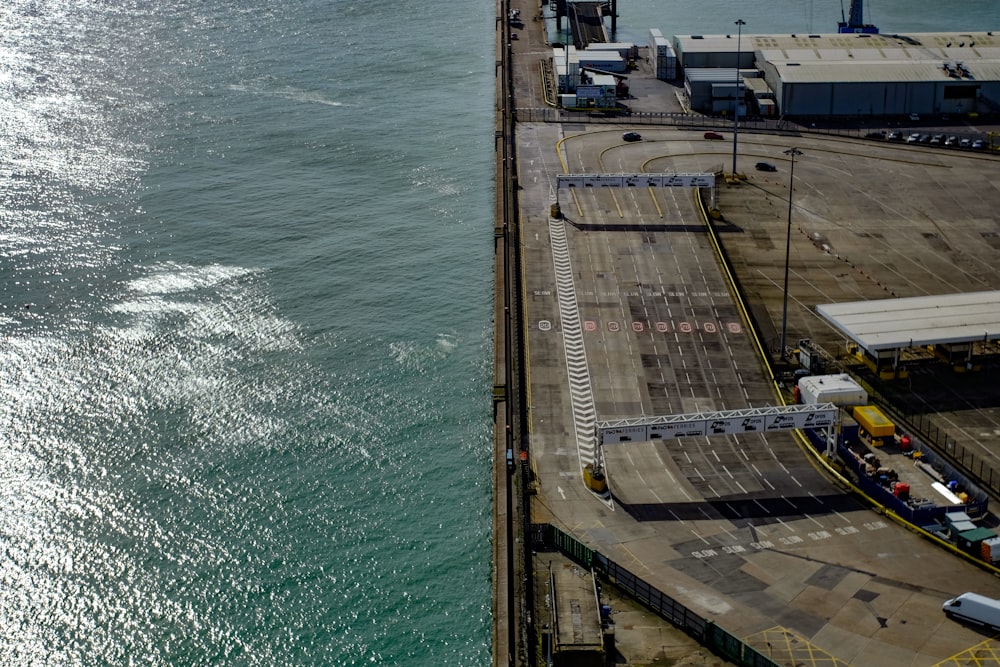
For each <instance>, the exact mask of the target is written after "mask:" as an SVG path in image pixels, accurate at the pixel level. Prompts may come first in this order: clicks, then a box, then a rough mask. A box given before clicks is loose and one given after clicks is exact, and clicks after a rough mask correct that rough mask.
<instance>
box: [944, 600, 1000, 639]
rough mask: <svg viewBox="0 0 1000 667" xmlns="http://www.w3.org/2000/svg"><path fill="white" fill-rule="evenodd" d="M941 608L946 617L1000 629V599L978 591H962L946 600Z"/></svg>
mask: <svg viewBox="0 0 1000 667" xmlns="http://www.w3.org/2000/svg"><path fill="white" fill-rule="evenodd" d="M941 609H942V610H943V611H944V613H945V615H947V616H948V618H957V619H961V620H963V621H968V622H969V623H975V624H976V625H982V626H985V627H988V628H992V629H994V630H1000V600H994V599H993V598H988V597H986V596H985V595H979V594H978V593H962V594H961V595H959V596H958V597H956V598H952V599H950V600H948V601H946V602H945V603H944V605H942V606H941Z"/></svg>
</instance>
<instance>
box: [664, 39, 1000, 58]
mask: <svg viewBox="0 0 1000 667" xmlns="http://www.w3.org/2000/svg"><path fill="white" fill-rule="evenodd" d="M674 39H675V40H676V41H677V42H679V43H680V44H682V45H683V47H684V51H685V52H686V53H705V52H707V53H713V52H725V51H731V52H735V51H736V45H737V41H739V44H740V48H741V49H742V50H744V51H749V50H750V49H753V50H758V51H759V50H765V49H781V50H788V51H792V50H813V49H817V50H833V51H844V50H850V51H854V52H860V51H875V52H877V53H884V54H887V55H886V56H885V57H887V58H888V59H890V60H893V59H904V58H906V59H909V58H928V57H929V58H951V59H956V58H957V59H958V60H963V59H965V60H970V61H971V60H977V59H979V58H984V57H992V55H990V54H989V53H988V52H989V51H992V50H994V49H998V48H1000V34H993V35H991V34H989V33H987V32H924V33H913V34H909V35H893V34H887V33H882V34H880V35H854V34H844V35H841V34H837V33H827V34H823V35H809V34H806V33H796V34H794V35H787V34H781V35H773V34H772V35H753V34H746V33H744V34H743V35H742V36H741V37H740V39H739V40H737V35H736V33H732V34H730V35H675V36H674ZM890 52H892V53H893V55H888V54H889V53H890Z"/></svg>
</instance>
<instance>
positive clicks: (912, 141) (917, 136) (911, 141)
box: [906, 132, 920, 144]
mask: <svg viewBox="0 0 1000 667" xmlns="http://www.w3.org/2000/svg"><path fill="white" fill-rule="evenodd" d="M918 141H920V133H919V132H913V133H911V134H910V136H908V137H906V143H908V144H915V143H917V142H918Z"/></svg>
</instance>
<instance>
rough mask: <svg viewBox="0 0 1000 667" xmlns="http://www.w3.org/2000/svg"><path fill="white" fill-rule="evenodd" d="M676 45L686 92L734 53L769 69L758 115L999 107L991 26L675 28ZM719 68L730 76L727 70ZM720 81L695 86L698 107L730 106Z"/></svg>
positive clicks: (759, 91) (997, 48) (757, 68)
mask: <svg viewBox="0 0 1000 667" xmlns="http://www.w3.org/2000/svg"><path fill="white" fill-rule="evenodd" d="M674 51H675V53H676V55H677V59H678V69H679V70H680V71H682V72H683V73H684V78H685V86H686V87H687V88H688V90H689V93H690V92H691V91H693V90H694V89H695V88H698V87H699V86H701V89H702V92H703V91H704V82H705V81H706V80H707V79H709V78H710V76H709V74H707V73H706V71H707V70H713V69H714V70H726V69H728V70H729V72H732V71H734V70H733V68H734V67H735V66H736V65H737V61H738V64H739V67H740V68H741V69H750V70H752V71H751V72H744V73H742V76H741V78H742V79H743V81H744V83H745V82H746V79H748V78H760V79H762V81H754V82H753V85H752V86H747V87H746V89H747V90H749V91H750V92H752V95H750V96H749V97H748V99H747V100H746V101H747V103H748V105H749V107H750V109H751V113H758V114H761V115H773V114H780V115H783V116H893V115H909V114H918V115H924V114H926V115H938V114H952V113H954V114H962V113H973V112H976V113H983V112H997V111H1000V38H998V37H996V36H994V34H993V33H992V32H982V33H968V32H966V33H920V34H912V35H889V34H883V35H877V34H828V35H804V34H803V35H743V36H742V38H741V39H737V38H736V37H735V36H733V35H713V36H703V35H688V36H675V37H674ZM689 71H690V72H691V75H690V77H689V75H688V72H689ZM719 74H720V75H722V76H721V78H722V80H729V81H732V79H731V78H730V77H729V73H728V72H723V71H720V72H719ZM716 90H717V92H718V96H714V95H709V96H708V97H706V96H705V95H704V94H700V95H697V94H696V95H693V96H692V107H693V108H695V109H697V110H699V111H704V112H708V113H717V112H718V110H719V109H720V108H728V109H731V108H732V106H733V100H732V90H733V86H732V85H731V86H729V87H728V88H727V87H725V86H718V87H717V88H716ZM741 91H742V87H741ZM727 97H728V100H727V99H726V98H727ZM696 102H697V104H696Z"/></svg>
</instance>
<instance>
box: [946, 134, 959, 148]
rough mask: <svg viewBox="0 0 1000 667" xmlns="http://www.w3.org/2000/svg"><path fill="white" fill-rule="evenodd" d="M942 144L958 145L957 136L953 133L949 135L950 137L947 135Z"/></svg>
mask: <svg viewBox="0 0 1000 667" xmlns="http://www.w3.org/2000/svg"><path fill="white" fill-rule="evenodd" d="M944 145H945V146H957V145H958V137H956V136H955V135H951V136H950V137H948V138H947V139H945V140H944Z"/></svg>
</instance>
